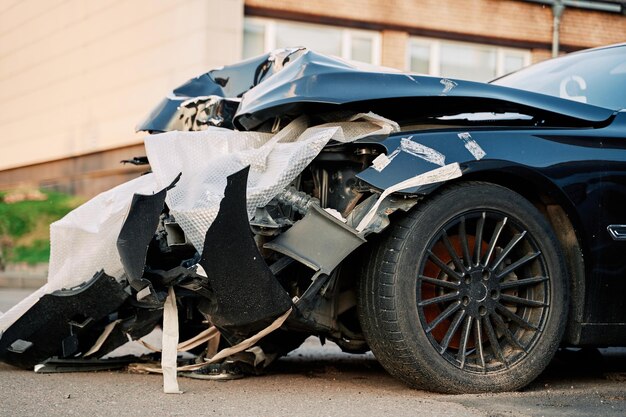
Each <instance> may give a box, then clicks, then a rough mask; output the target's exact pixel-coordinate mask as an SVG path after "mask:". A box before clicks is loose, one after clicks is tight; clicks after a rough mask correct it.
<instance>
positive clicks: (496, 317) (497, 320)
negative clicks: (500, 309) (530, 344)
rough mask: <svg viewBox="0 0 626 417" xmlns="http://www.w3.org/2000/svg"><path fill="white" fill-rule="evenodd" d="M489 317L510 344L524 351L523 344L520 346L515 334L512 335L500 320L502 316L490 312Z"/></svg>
mask: <svg viewBox="0 0 626 417" xmlns="http://www.w3.org/2000/svg"><path fill="white" fill-rule="evenodd" d="M491 319H492V320H493V322H494V323H495V324H496V327H497V328H498V329H499V330H500V331H501V332H502V334H504V337H505V338H506V339H507V340H508V341H509V343H510V344H511V345H513V346H515V347H516V348H517V349H519V350H522V351H524V352H526V349H525V348H524V346H522V344H521V343H520V341H519V340H517V339H516V338H515V336H513V334H512V333H511V331H510V330H509V328H508V327H507V325H506V324H505V323H504V321H503V320H502V317H500V316H499V315H497V314H492V315H491Z"/></svg>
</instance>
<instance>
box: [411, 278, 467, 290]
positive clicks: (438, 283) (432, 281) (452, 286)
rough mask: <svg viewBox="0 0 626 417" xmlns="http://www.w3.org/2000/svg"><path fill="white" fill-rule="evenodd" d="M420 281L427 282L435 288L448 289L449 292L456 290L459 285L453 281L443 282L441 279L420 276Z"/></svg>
mask: <svg viewBox="0 0 626 417" xmlns="http://www.w3.org/2000/svg"><path fill="white" fill-rule="evenodd" d="M420 279H421V280H422V281H423V282H427V283H429V284H433V285H435V286H437V287H443V288H448V289H451V290H456V289H457V288H459V284H458V283H457V282H453V281H444V280H443V279H439V278H431V277H426V276H424V275H420Z"/></svg>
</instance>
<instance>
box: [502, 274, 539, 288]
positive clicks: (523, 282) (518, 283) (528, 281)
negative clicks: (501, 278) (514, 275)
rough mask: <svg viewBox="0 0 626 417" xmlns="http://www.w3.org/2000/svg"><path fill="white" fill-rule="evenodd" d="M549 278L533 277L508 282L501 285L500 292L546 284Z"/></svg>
mask: <svg viewBox="0 0 626 417" xmlns="http://www.w3.org/2000/svg"><path fill="white" fill-rule="evenodd" d="M547 280H548V277H533V278H523V279H517V280H515V281H506V282H503V283H501V284H500V290H508V289H511V288H519V287H527V286H529V285H535V284H541V283H542V282H546V281H547Z"/></svg>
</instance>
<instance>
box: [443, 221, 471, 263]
mask: <svg viewBox="0 0 626 417" xmlns="http://www.w3.org/2000/svg"><path fill="white" fill-rule="evenodd" d="M441 241H442V242H443V245H444V246H445V247H446V250H447V251H448V253H449V254H450V257H451V258H452V263H454V266H456V269H458V270H459V271H465V270H466V269H465V265H463V262H461V259H460V258H459V255H457V253H456V250H454V247H453V246H452V243H451V242H450V238H449V237H448V234H447V233H446V232H445V230H444V232H443V233H442V235H441Z"/></svg>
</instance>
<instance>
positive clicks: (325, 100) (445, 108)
mask: <svg viewBox="0 0 626 417" xmlns="http://www.w3.org/2000/svg"><path fill="white" fill-rule="evenodd" d="M364 86H366V87H364ZM339 106H341V107H339ZM340 108H345V109H346V110H351V111H362V110H363V109H367V111H373V112H375V113H377V114H380V115H382V116H385V117H388V116H389V115H393V117H394V119H395V120H396V121H398V122H402V120H403V119H415V118H416V117H420V116H424V117H438V116H447V115H455V114H462V113H468V112H473V113H475V112H494V113H520V114H526V115H531V116H533V117H535V118H538V119H540V120H543V119H548V120H550V119H558V121H559V122H558V124H560V125H564V124H566V125H574V126H586V125H589V126H593V125H596V124H602V123H603V122H605V121H607V120H608V119H610V118H611V117H612V116H613V114H614V111H613V110H609V109H605V108H602V107H597V106H592V105H589V104H583V103H578V102H574V101H570V100H565V99H561V98H558V97H553V96H547V95H544V94H538V93H533V92H529V91H523V90H517V89H513V88H508V87H502V86H497V85H491V84H485V83H479V82H472V81H464V80H453V79H447V78H440V77H432V76H426V75H417V74H405V73H399V72H395V71H394V70H391V69H385V68H382V67H374V66H367V67H363V66H360V65H358V64H355V63H350V62H347V61H344V60H342V59H339V58H335V57H330V56H326V55H322V54H318V53H315V52H313V51H309V50H306V49H302V48H300V49H284V50H279V51H275V52H273V53H269V54H265V55H262V56H260V57H257V58H253V59H249V60H247V61H243V62H241V63H238V64H235V65H231V66H226V67H223V68H220V69H215V70H212V71H209V72H208V73H206V74H204V75H201V76H199V77H197V78H194V79H193V80H190V81H188V82H187V83H185V84H183V85H182V86H180V87H178V88H177V89H175V90H174V91H173V93H172V94H171V95H170V96H169V97H167V98H166V99H165V100H164V101H163V102H161V103H160V104H159V106H157V108H156V109H155V110H154V111H153V112H152V113H151V114H150V115H149V116H148V118H147V119H146V120H145V121H144V122H143V123H141V124H140V125H139V126H138V128H137V129H138V130H145V131H152V132H159V131H160V132H162V131H169V130H178V129H180V128H181V126H183V124H185V123H186V125H185V126H186V127H189V128H190V129H191V130H203V129H205V128H206V126H210V125H213V126H222V127H227V128H236V129H239V130H252V129H258V128H259V126H260V125H262V124H263V123H265V122H268V121H272V120H273V119H274V118H276V117H277V116H280V117H289V116H296V115H301V114H306V113H323V112H329V111H337V110H338V109H340ZM190 124H191V125H190Z"/></svg>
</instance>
